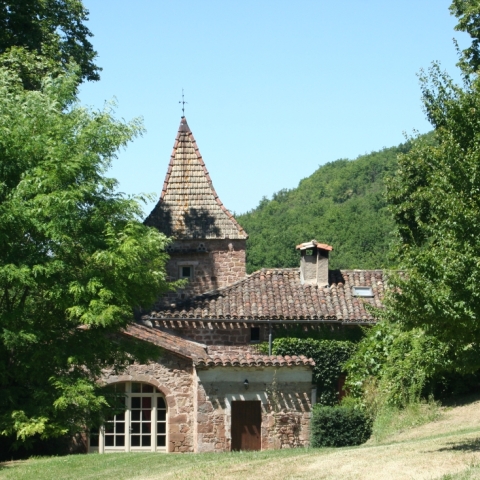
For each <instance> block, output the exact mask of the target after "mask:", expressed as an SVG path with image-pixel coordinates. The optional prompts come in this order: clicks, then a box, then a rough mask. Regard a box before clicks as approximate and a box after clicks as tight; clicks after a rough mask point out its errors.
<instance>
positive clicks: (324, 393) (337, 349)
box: [261, 338, 356, 405]
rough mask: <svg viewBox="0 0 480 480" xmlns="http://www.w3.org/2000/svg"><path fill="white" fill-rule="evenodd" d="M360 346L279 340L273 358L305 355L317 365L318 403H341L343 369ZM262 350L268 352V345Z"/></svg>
mask: <svg viewBox="0 0 480 480" xmlns="http://www.w3.org/2000/svg"><path fill="white" fill-rule="evenodd" d="M355 348H356V344H355V343H353V342H351V341H347V340H343V341H342V340H315V339H312V338H276V339H275V340H274V341H273V343H272V354H273V355H305V356H306V357H308V358H312V359H313V360H314V361H315V367H314V368H313V382H314V383H316V385H317V403H320V404H322V405H335V404H337V403H338V393H339V392H338V379H339V377H340V376H341V375H342V373H343V372H344V369H343V365H344V364H345V362H346V361H347V360H348V359H349V358H350V356H351V355H352V354H353V352H354V351H355ZM261 350H262V351H263V352H264V353H267V352H268V345H266V344H263V345H262V346H261Z"/></svg>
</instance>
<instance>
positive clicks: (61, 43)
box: [0, 0, 101, 88]
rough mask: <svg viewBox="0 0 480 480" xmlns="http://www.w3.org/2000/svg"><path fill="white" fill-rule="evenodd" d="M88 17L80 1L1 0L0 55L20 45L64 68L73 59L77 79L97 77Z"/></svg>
mask: <svg viewBox="0 0 480 480" xmlns="http://www.w3.org/2000/svg"><path fill="white" fill-rule="evenodd" d="M87 20H88V10H87V9H86V8H85V7H84V6H83V3H82V1H81V0H0V54H2V53H4V52H5V51H7V50H8V49H10V48H12V47H23V48H25V49H26V50H28V51H30V52H31V53H37V54H39V55H41V56H43V57H45V58H47V59H50V60H51V61H52V62H53V63H55V64H58V65H62V66H63V68H66V66H67V65H68V64H69V63H70V62H71V60H73V61H74V62H75V63H77V65H78V66H79V67H80V76H79V79H82V80H99V79H100V76H99V72H100V70H101V69H100V68H99V67H98V66H97V65H96V64H95V63H94V61H95V57H96V56H97V52H96V51H95V50H94V49H93V46H92V44H91V43H90V41H89V38H90V37H91V36H92V33H91V32H90V30H89V29H88V28H87V27H86V25H85V23H86V22H87ZM27 86H28V87H30V88H38V85H36V84H27Z"/></svg>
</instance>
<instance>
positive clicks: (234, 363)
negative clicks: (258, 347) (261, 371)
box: [195, 353, 315, 367]
mask: <svg viewBox="0 0 480 480" xmlns="http://www.w3.org/2000/svg"><path fill="white" fill-rule="evenodd" d="M195 365H197V366H198V367H270V366H274V367H293V366H296V365H304V366H314V365H315V362H314V361H313V360H312V359H311V358H307V357H306V356H305V355H300V356H297V355H292V356H288V355H285V356H284V357H283V356H281V355H270V356H269V355H251V354H248V353H246V354H230V355H227V354H221V355H211V356H208V357H206V358H203V359H199V360H197V361H196V362H195Z"/></svg>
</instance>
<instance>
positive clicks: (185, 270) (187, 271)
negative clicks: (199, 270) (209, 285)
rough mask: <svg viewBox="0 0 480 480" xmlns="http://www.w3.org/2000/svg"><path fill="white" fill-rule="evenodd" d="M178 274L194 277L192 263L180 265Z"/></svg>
mask: <svg viewBox="0 0 480 480" xmlns="http://www.w3.org/2000/svg"><path fill="white" fill-rule="evenodd" d="M178 270H179V272H178V276H179V277H180V278H189V279H190V280H191V279H193V266H192V265H182V266H181V267H179V269H178Z"/></svg>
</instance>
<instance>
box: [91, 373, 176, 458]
mask: <svg viewBox="0 0 480 480" xmlns="http://www.w3.org/2000/svg"><path fill="white" fill-rule="evenodd" d="M111 388H114V389H115V392H116V393H117V394H120V402H124V404H125V410H124V411H123V412H120V413H117V414H115V415H113V416H112V417H111V418H110V419H109V420H108V421H106V422H105V424H104V425H103V426H102V427H101V428H100V430H99V432H98V434H97V433H96V432H94V433H91V434H90V438H89V452H99V453H108V452H136V451H138V452H165V451H166V446H167V405H166V403H165V398H164V397H163V395H162V394H161V392H160V391H159V390H158V389H157V388H156V387H154V386H153V385H150V384H148V383H141V382H122V383H116V384H113V385H111ZM122 395H123V396H122Z"/></svg>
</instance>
